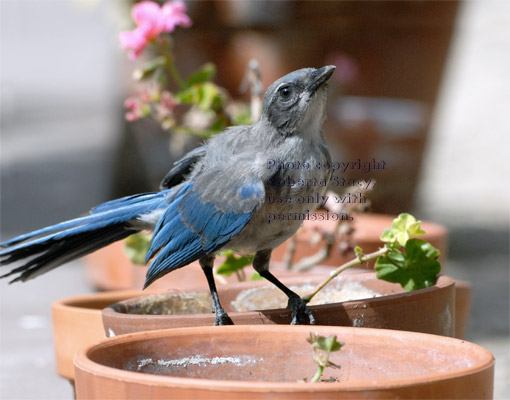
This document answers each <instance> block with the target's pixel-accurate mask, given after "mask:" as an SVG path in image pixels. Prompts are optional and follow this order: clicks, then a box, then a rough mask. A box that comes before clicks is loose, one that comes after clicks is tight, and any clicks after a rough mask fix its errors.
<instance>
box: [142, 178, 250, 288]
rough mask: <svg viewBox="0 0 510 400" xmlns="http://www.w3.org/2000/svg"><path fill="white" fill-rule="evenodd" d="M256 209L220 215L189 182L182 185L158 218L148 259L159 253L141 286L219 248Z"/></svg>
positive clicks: (246, 222) (239, 228) (240, 227)
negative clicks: (172, 200)
mask: <svg viewBox="0 0 510 400" xmlns="http://www.w3.org/2000/svg"><path fill="white" fill-rule="evenodd" d="M255 210H256V207H254V208H253V209H252V210H251V211H249V212H245V213H234V212H224V211H221V210H219V209H218V208H216V206H215V205H214V204H213V203H210V202H204V201H203V200H202V199H201V198H200V195H199V193H198V192H196V191H195V190H193V183H192V182H189V183H188V184H186V185H185V186H183V187H182V188H181V189H180V190H179V192H178V193H177V195H176V196H175V199H174V202H173V203H172V204H170V205H169V206H168V208H167V210H166V211H165V213H164V214H163V216H162V217H161V219H160V221H159V222H158V225H157V227H156V229H155V232H154V235H153V237H152V242H151V246H150V248H149V253H148V258H150V257H152V256H153V255H154V254H156V253H157V252H158V251H159V254H158V255H157V256H156V258H155V259H154V261H153V262H152V264H151V266H150V268H149V270H148V271H147V276H146V281H145V285H144V287H147V286H149V285H150V284H151V283H152V282H154V281H155V280H156V279H158V278H160V277H161V276H163V275H165V274H167V273H169V272H171V271H173V270H175V269H177V268H180V267H183V266H185V265H187V264H189V263H190V262H192V261H195V260H197V259H199V258H200V257H202V256H204V255H207V254H211V253H213V252H215V251H216V250H218V249H220V248H221V247H222V246H223V245H225V244H226V243H227V242H228V241H229V240H230V239H232V238H233V237H234V236H235V235H237V234H238V233H239V232H241V231H242V229H243V228H244V227H245V226H246V224H248V222H249V221H250V218H251V216H252V215H253V213H254V212H255Z"/></svg>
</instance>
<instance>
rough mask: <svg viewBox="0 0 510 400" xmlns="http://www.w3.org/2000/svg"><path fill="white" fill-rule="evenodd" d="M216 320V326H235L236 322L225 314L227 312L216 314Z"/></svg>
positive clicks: (221, 311)
mask: <svg viewBox="0 0 510 400" xmlns="http://www.w3.org/2000/svg"><path fill="white" fill-rule="evenodd" d="M215 316H216V318H215V320H214V325H215V326H218V325H234V322H233V321H232V320H231V319H230V317H229V316H228V314H227V313H226V312H225V310H223V309H222V310H220V311H219V312H216V313H215Z"/></svg>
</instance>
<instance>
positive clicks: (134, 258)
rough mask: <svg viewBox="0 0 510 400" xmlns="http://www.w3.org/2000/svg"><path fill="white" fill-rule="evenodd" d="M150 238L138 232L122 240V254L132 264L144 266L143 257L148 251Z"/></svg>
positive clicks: (148, 235)
mask: <svg viewBox="0 0 510 400" xmlns="http://www.w3.org/2000/svg"><path fill="white" fill-rule="evenodd" d="M151 236H152V235H150V234H147V233H144V232H138V233H135V234H133V235H131V236H128V237H127V238H126V239H124V253H125V254H126V256H127V257H128V258H129V259H130V260H131V262H132V263H133V264H138V265H145V255H146V254H147V251H148V250H149V246H150V243H151Z"/></svg>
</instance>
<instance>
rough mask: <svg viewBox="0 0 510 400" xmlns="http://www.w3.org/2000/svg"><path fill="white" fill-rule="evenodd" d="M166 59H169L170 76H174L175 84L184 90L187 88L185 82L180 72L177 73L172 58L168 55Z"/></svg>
mask: <svg viewBox="0 0 510 400" xmlns="http://www.w3.org/2000/svg"><path fill="white" fill-rule="evenodd" d="M166 59H167V62H166V67H167V68H168V71H169V72H170V75H171V76H172V78H173V80H174V81H175V83H177V86H179V89H184V87H185V83H184V80H183V79H182V78H181V75H180V74H179V71H177V68H176V67H175V64H174V61H173V59H172V57H171V56H170V55H168V56H167V57H166Z"/></svg>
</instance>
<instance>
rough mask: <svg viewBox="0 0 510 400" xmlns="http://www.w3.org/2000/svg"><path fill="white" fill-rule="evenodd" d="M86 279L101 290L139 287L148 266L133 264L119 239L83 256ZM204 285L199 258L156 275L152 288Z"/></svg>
mask: <svg viewBox="0 0 510 400" xmlns="http://www.w3.org/2000/svg"><path fill="white" fill-rule="evenodd" d="M84 260H85V270H86V275H87V279H88V280H89V281H90V282H91V283H92V284H93V285H94V286H95V287H96V288H98V289H100V290H125V289H135V290H138V289H141V288H142V287H143V283H144V282H145V274H146V273H147V269H148V267H146V266H143V265H135V264H133V263H132V262H131V261H130V260H129V258H127V256H126V255H125V254H124V242H123V241H119V242H115V243H112V244H111V245H109V246H106V247H104V248H102V249H101V250H98V251H96V252H94V253H92V254H89V255H88V256H86V257H85V259H84ZM190 287H193V288H196V287H203V288H204V289H205V288H207V287H208V286H207V281H206V279H205V277H204V273H203V272H202V269H201V268H200V265H199V264H198V262H194V263H192V264H190V265H188V266H186V267H185V268H180V269H178V270H176V271H173V272H172V273H171V274H169V275H166V276H164V277H163V278H161V279H158V280H157V281H156V282H154V284H152V285H151V289H170V288H180V289H183V288H190Z"/></svg>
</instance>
